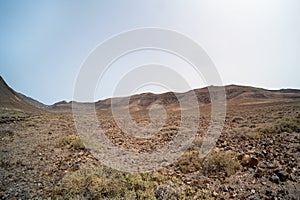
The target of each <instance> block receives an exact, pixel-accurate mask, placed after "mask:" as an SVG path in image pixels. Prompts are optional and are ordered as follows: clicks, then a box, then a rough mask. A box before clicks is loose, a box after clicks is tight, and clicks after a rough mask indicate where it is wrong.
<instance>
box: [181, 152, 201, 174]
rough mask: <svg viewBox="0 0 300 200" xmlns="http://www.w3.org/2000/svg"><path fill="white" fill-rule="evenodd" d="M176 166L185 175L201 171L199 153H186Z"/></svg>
mask: <svg viewBox="0 0 300 200" xmlns="http://www.w3.org/2000/svg"><path fill="white" fill-rule="evenodd" d="M175 166H176V168H178V169H179V170H180V171H181V172H182V173H184V174H187V173H192V172H195V171H198V170H199V169H201V162H200V159H199V152H198V151H189V152H186V153H184V154H183V155H182V156H181V157H180V158H179V160H178V161H177V162H176V163H175Z"/></svg>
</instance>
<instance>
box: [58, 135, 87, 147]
mask: <svg viewBox="0 0 300 200" xmlns="http://www.w3.org/2000/svg"><path fill="white" fill-rule="evenodd" d="M59 146H61V147H63V146H68V147H72V148H74V149H85V146H84V144H83V142H82V140H81V139H80V137H79V136H77V135H67V136H65V137H63V138H62V139H61V140H60V142H59Z"/></svg>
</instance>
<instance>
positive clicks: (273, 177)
mask: <svg viewBox="0 0 300 200" xmlns="http://www.w3.org/2000/svg"><path fill="white" fill-rule="evenodd" d="M279 180H280V179H279V177H278V176H277V175H273V176H272V177H271V178H270V181H272V182H273V183H279Z"/></svg>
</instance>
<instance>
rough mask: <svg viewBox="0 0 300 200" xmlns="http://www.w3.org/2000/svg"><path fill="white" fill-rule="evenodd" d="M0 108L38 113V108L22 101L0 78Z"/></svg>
mask: <svg viewBox="0 0 300 200" xmlns="http://www.w3.org/2000/svg"><path fill="white" fill-rule="evenodd" d="M0 108H2V109H15V110H23V111H33V112H35V111H40V109H39V108H37V107H35V106H32V105H30V104H29V103H27V102H26V101H24V100H23V99H22V98H21V97H20V96H19V95H18V93H17V92H15V91H14V90H13V89H11V88H10V87H9V86H8V85H7V84H6V82H5V81H4V80H3V78H2V77H1V76H0Z"/></svg>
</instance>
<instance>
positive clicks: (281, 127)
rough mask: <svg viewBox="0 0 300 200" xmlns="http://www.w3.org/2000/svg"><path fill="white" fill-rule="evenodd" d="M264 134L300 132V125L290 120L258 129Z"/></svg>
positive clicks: (279, 121) (282, 120)
mask: <svg viewBox="0 0 300 200" xmlns="http://www.w3.org/2000/svg"><path fill="white" fill-rule="evenodd" d="M258 130H259V131H260V132H262V133H282V132H288V133H292V132H299V131H300V125H299V123H298V122H296V121H294V120H290V119H281V120H278V121H277V122H276V123H275V124H274V125H273V126H267V127H263V128H259V129H258Z"/></svg>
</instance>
